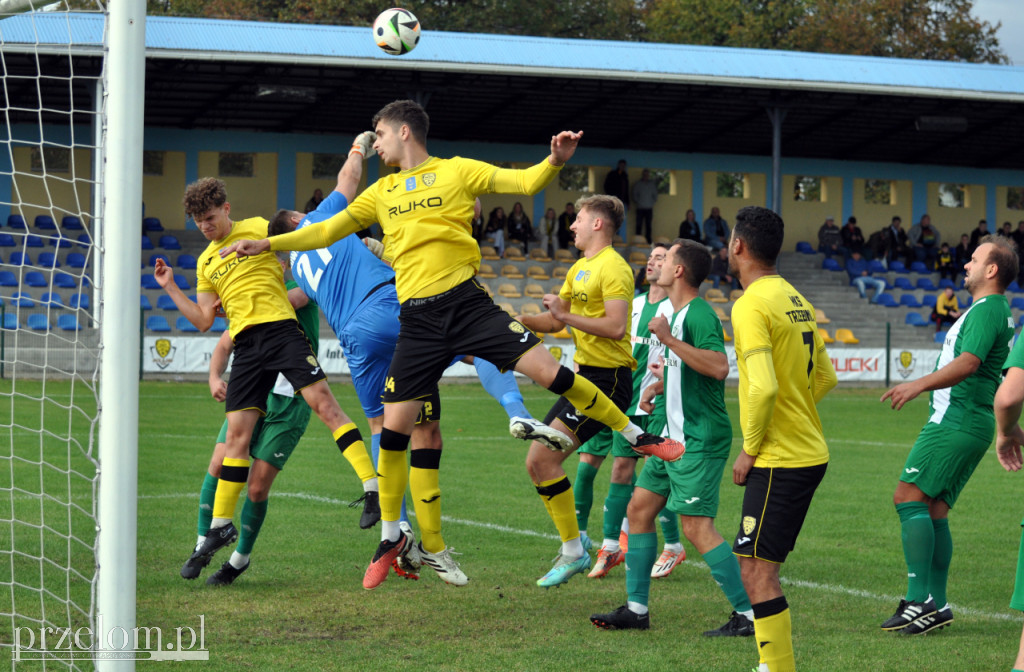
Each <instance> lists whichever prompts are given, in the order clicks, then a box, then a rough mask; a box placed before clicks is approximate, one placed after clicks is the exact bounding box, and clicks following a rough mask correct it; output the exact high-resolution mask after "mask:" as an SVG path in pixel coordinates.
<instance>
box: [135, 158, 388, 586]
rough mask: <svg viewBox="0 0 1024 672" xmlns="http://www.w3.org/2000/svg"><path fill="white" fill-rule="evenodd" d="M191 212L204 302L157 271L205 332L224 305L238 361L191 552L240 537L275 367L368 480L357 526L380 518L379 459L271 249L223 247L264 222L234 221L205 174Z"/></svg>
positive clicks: (205, 554)
mask: <svg viewBox="0 0 1024 672" xmlns="http://www.w3.org/2000/svg"><path fill="white" fill-rule="evenodd" d="M184 205H185V213H186V214H188V215H189V216H190V217H192V218H193V219H194V220H195V222H196V225H197V226H198V227H199V230H200V231H202V233H203V236H204V237H205V238H206V239H207V240H209V241H210V244H209V246H208V247H207V248H206V250H205V251H204V252H203V253H202V254H201V255H200V256H199V260H198V262H197V270H196V273H197V275H198V281H197V284H196V290H197V297H196V298H197V300H196V301H192V300H191V299H189V298H188V297H187V296H185V294H184V292H182V291H181V289H180V288H178V286H177V285H176V284H175V283H174V272H173V271H172V270H171V268H170V267H169V266H167V265H166V264H164V263H163V261H162V260H157V264H156V268H155V270H154V271H153V275H154V276H155V277H156V280H157V282H158V283H159V284H160V286H161V287H163V288H164V290H165V291H166V292H167V294H168V295H169V296H170V297H171V299H172V300H173V301H174V305H176V306H177V307H178V310H180V311H181V312H182V314H183V315H184V316H185V318H186V319H188V321H189V322H191V323H192V324H193V325H194V326H195V327H196V328H197V329H199V331H204V332H205V331H207V330H208V329H209V328H210V327H211V326H212V325H213V320H214V317H215V315H216V311H217V306H218V304H219V305H222V306H223V308H224V311H225V313H226V314H227V317H228V320H230V325H231V328H230V332H231V338H232V340H233V341H234V344H235V359H234V364H233V365H232V370H231V380H230V382H229V383H228V388H227V396H226V399H225V411H226V413H227V423H228V429H227V436H226V441H225V443H226V446H227V447H226V449H225V452H224V460H223V465H222V466H221V469H220V477H219V478H218V480H217V493H216V495H215V497H214V504H213V520H212V522H211V523H210V529H209V531H208V532H207V533H206V538H205V540H204V541H203V542H202V543H201V544H197V546H196V550H195V552H193V554H192V557H191V558H189V562H190V563H191V564H192V565H202V566H205V564H206V563H208V562H209V561H210V558H211V557H212V556H213V554H214V553H216V552H217V551H218V550H219V549H220V548H222V547H223V546H226V545H228V544H230V543H232V542H234V540H235V539H237V538H238V530H237V529H236V528H235V526H234V524H233V523H232V518H233V517H234V511H235V505H236V504H237V503H238V497H239V495H240V494H241V492H242V488H243V487H244V486H245V483H246V480H247V479H248V477H249V441H250V439H251V438H252V433H253V430H254V429H255V427H256V422H257V420H259V418H260V416H263V415H266V410H267V395H268V394H270V391H271V389H273V387H274V382H275V381H276V380H277V375H278V373H281V374H283V375H284V377H285V378H286V379H287V380H288V382H289V383H291V385H292V388H293V389H294V390H295V391H296V392H298V393H300V394H301V395H302V398H303V399H304V400H305V401H306V403H307V404H309V407H310V408H311V409H313V412H314V413H316V414H317V417H319V418H320V420H322V421H323V423H324V424H325V425H327V427H328V429H330V430H331V433H332V435H333V436H334V441H335V443H336V444H337V445H338V448H339V449H340V450H341V454H342V455H343V456H344V457H345V458H346V459H347V460H348V461H349V463H350V464H351V465H352V468H353V469H355V471H356V474H357V475H358V476H359V479H360V480H361V481H362V482H363V493H364V494H363V498H364V499H363V515H362V517H361V518H360V520H359V526H360V527H362V528H364V529H366V528H369V527H373V526H374V525H375V524H376V523H377V521H378V520H379V519H380V508H379V503H378V493H377V477H376V475H375V473H374V470H373V462H372V461H371V460H370V455H369V453H368V452H367V450H366V446H365V445H364V444H363V439H362V436H361V435H360V434H359V430H358V429H357V428H356V426H355V424H354V423H353V422H352V421H351V420H350V419H349V417H348V416H347V415H345V412H344V411H342V410H341V407H340V406H338V402H337V401H336V400H335V399H334V396H333V395H332V394H331V388H330V387H329V386H328V385H327V376H326V375H325V374H324V372H323V369H322V368H321V366H320V363H319V362H318V361H317V359H316V353H315V352H313V350H312V348H311V347H310V344H309V341H308V340H306V336H305V334H304V333H303V332H302V329H300V328H299V323H298V322H297V321H296V318H295V309H294V308H292V305H291V303H289V301H288V294H287V292H286V291H285V285H284V276H283V271H282V270H281V265H280V264H279V263H278V262H277V259H275V258H274V256H273V255H267V256H266V257H262V258H259V259H246V258H245V257H239V256H236V255H232V254H227V253H224V252H221V250H222V249H223V248H224V247H225V246H227V245H230V244H231V243H232V242H234V241H235V240H238V239H239V238H245V237H251V236H253V235H255V234H262V235H266V233H267V221H266V220H265V219H262V218H259V217H253V218H250V219H245V220H242V221H239V222H233V221H231V217H230V215H231V204H230V203H228V202H227V192H226V190H225V187H224V183H223V182H221V181H220V180H217V179H214V178H212V177H206V178H202V179H200V180H198V181H196V182H193V183H192V184H190V185H188V187H187V188H186V189H185V198H184Z"/></svg>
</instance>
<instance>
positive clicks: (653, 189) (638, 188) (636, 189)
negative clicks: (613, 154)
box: [632, 168, 658, 243]
mask: <svg viewBox="0 0 1024 672" xmlns="http://www.w3.org/2000/svg"><path fill="white" fill-rule="evenodd" d="M632 193H633V205H634V206H636V234H637V235H638V236H639V235H643V237H644V238H645V239H646V240H647V242H648V243H650V242H651V227H652V225H653V224H652V222H653V221H654V204H655V202H656V201H657V200H658V184H657V183H656V182H655V181H654V180H652V179H651V171H649V170H647V169H646V168H644V170H643V172H642V173H640V181H639V182H637V183H636V184H634V185H633V189H632Z"/></svg>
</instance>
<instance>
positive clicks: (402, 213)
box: [270, 157, 561, 301]
mask: <svg viewBox="0 0 1024 672" xmlns="http://www.w3.org/2000/svg"><path fill="white" fill-rule="evenodd" d="M560 170H561V167H560V166H552V165H551V164H550V163H548V161H547V160H546V159H545V160H544V161H542V162H541V163H539V164H537V165H535V166H531V167H530V168H527V169H525V170H511V169H505V168H497V167H495V166H492V165H490V164H489V163H484V162H482V161H475V160H473V159H465V158H462V157H455V158H452V159H439V158H435V157H431V158H429V159H427V160H426V161H424V162H423V163H421V164H420V165H418V166H416V167H415V168H411V169H409V170H403V171H401V172H398V173H393V174H391V175H385V176H384V177H382V178H380V179H379V180H377V181H376V182H375V183H374V184H373V185H371V186H370V187H368V188H367V189H366V190H365V191H363V193H361V194H360V195H359V196H358V197H356V199H355V200H354V201H352V203H350V204H349V206H348V208H346V209H345V210H343V211H342V212H340V213H339V214H337V215H335V216H334V217H331V218H330V219H327V220H324V221H323V222H321V223H320V224H316V225H313V226H307V227H305V228H303V229H300V230H298V231H294V232H292V233H289V234H285V235H283V236H274V237H273V238H271V239H270V245H271V249H272V250H313V249H317V248H320V247H327V246H328V245H330V244H331V243H333V242H334V241H336V240H339V239H341V238H342V237H344V236H346V235H348V234H350V233H354V232H356V231H359V230H361V229H365V228H366V227H368V226H370V225H372V224H373V223H375V222H379V223H380V225H381V229H382V230H383V231H384V235H385V236H387V241H388V242H387V250H386V252H387V255H388V256H389V257H390V258H391V260H392V266H393V267H394V269H395V288H396V289H397V291H398V300H399V301H405V300H407V299H412V298H419V297H423V296H431V295H434V294H440V293H441V292H444V291H446V290H448V289H451V288H452V287H454V286H455V285H457V284H459V283H460V282H463V281H465V280H468V279H469V278H471V277H473V276H474V275H476V272H477V270H479V268H480V246H479V244H478V243H477V241H476V240H474V238H473V236H472V231H471V229H470V224H469V223H470V220H472V219H473V204H474V202H475V200H476V197H477V196H479V195H480V194H490V193H499V194H523V195H531V194H536V193H538V192H540V191H541V190H542V189H544V187H546V186H547V185H548V183H550V182H551V180H552V179H554V177H555V175H557V174H558V172H559V171H560Z"/></svg>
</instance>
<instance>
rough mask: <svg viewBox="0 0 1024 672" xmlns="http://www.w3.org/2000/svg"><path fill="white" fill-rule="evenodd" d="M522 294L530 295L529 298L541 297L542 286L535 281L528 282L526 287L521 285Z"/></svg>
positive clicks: (542, 292)
mask: <svg viewBox="0 0 1024 672" xmlns="http://www.w3.org/2000/svg"><path fill="white" fill-rule="evenodd" d="M523 294H525V295H526V296H528V297H530V298H531V299H543V298H544V288H543V287H541V286H540V285H538V284H536V283H532V282H531V283H530V284H528V285H527V286H526V287H523Z"/></svg>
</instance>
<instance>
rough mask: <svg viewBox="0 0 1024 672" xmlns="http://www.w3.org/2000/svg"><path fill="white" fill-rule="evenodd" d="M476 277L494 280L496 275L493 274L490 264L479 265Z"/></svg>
mask: <svg viewBox="0 0 1024 672" xmlns="http://www.w3.org/2000/svg"><path fill="white" fill-rule="evenodd" d="M477 276H478V277H481V278H496V277H498V274H497V273H495V272H494V268H492V267H491V265H490V264H480V272H479V273H477Z"/></svg>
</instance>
